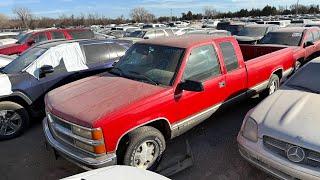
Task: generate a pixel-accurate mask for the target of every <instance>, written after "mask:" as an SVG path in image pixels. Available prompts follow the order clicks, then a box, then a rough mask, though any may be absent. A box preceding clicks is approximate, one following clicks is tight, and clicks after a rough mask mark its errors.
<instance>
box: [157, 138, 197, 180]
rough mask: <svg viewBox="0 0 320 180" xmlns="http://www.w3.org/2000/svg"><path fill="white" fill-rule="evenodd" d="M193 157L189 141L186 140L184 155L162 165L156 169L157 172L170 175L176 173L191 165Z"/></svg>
mask: <svg viewBox="0 0 320 180" xmlns="http://www.w3.org/2000/svg"><path fill="white" fill-rule="evenodd" d="M173 159H174V158H173ZM193 162H194V159H193V154H192V150H191V147H190V144H189V141H188V140H186V155H184V156H183V157H182V158H179V159H177V160H175V161H173V162H168V164H165V165H163V167H160V168H159V169H157V170H156V172H157V173H159V174H161V175H163V176H166V177H170V176H172V175H174V174H176V173H179V172H181V171H183V170H185V169H187V168H189V167H191V166H192V165H193Z"/></svg>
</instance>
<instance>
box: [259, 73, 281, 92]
mask: <svg viewBox="0 0 320 180" xmlns="http://www.w3.org/2000/svg"><path fill="white" fill-rule="evenodd" d="M279 86H280V79H279V77H278V76H277V75H275V74H273V75H272V76H271V78H270V80H269V84H268V87H267V89H266V90H264V91H263V92H262V93H260V97H262V98H265V97H267V96H269V95H271V94H273V93H275V92H276V91H277V90H278V89H279Z"/></svg>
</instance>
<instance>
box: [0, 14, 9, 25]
mask: <svg viewBox="0 0 320 180" xmlns="http://www.w3.org/2000/svg"><path fill="white" fill-rule="evenodd" d="M8 26H9V19H8V17H7V16H5V15H4V14H0V28H4V27H8Z"/></svg>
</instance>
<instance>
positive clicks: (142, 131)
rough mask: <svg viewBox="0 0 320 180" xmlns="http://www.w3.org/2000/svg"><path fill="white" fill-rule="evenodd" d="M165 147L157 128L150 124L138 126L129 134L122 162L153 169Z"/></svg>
mask: <svg viewBox="0 0 320 180" xmlns="http://www.w3.org/2000/svg"><path fill="white" fill-rule="evenodd" d="M165 148H166V142H165V139H164V137H163V135H162V133H161V132H160V131H159V130H158V129H156V128H153V127H150V126H144V127H141V128H138V129H136V130H135V131H133V132H131V133H130V134H129V143H128V146H127V149H126V151H125V155H124V159H123V164H124V165H129V166H133V167H138V168H142V169H148V170H155V169H156V168H157V166H158V165H159V162H160V160H161V157H162V154H163V152H164V150H165Z"/></svg>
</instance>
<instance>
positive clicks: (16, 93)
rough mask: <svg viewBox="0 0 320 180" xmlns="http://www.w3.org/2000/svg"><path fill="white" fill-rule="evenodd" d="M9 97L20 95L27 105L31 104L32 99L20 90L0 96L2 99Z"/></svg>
mask: <svg viewBox="0 0 320 180" xmlns="http://www.w3.org/2000/svg"><path fill="white" fill-rule="evenodd" d="M10 97H20V98H22V99H23V100H24V101H25V102H26V103H27V104H28V105H31V104H32V100H31V99H30V98H29V97H28V96H27V95H25V94H24V93H22V92H20V91H15V92H13V93H11V94H8V95H3V96H0V100H1V99H4V98H10Z"/></svg>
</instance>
